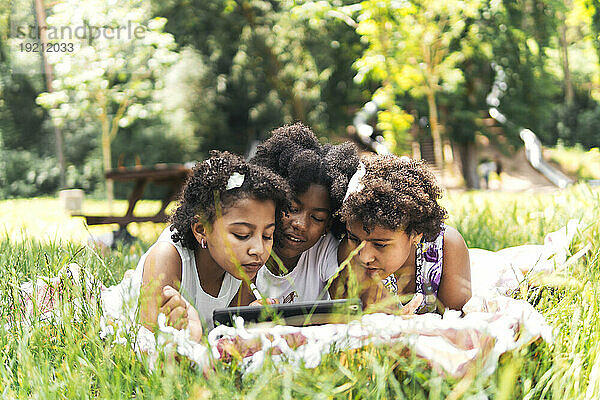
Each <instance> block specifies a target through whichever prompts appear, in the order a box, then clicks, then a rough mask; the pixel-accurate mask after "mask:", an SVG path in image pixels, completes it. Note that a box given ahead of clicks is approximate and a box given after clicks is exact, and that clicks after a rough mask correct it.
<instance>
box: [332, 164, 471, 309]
mask: <svg viewBox="0 0 600 400" xmlns="http://www.w3.org/2000/svg"><path fill="white" fill-rule="evenodd" d="M441 195H442V190H441V188H440V187H439V186H438V185H437V183H436V180H435V177H434V175H433V173H432V172H431V171H430V170H429V169H428V168H427V166H426V165H425V164H424V163H423V162H422V161H415V160H411V159H408V158H406V157H403V158H400V157H396V156H390V155H385V156H383V155H379V156H367V157H363V158H362V160H361V164H360V166H359V168H358V169H357V172H356V174H355V175H354V176H353V177H352V180H351V183H350V185H349V187H348V193H347V195H346V199H345V200H344V203H343V206H342V208H341V210H340V216H341V219H342V221H344V222H345V223H346V232H347V235H346V237H345V238H344V240H343V241H342V243H341V245H340V249H339V259H340V261H341V260H343V259H345V258H346V257H347V256H349V254H350V252H351V251H352V250H355V249H357V248H358V246H359V245H361V244H362V247H361V248H360V249H358V251H355V255H354V257H353V259H352V262H351V265H352V266H353V271H354V272H355V273H357V275H358V276H359V279H361V280H362V281H370V282H372V283H373V285H370V288H371V289H373V288H374V287H376V286H377V285H380V283H379V282H381V281H382V280H383V284H384V285H385V286H386V287H387V288H388V289H389V290H390V291H391V292H392V293H394V294H398V295H408V294H420V295H421V296H419V299H420V300H421V301H420V304H418V310H417V311H419V312H429V311H434V310H435V309H436V308H437V306H439V304H436V299H439V301H440V302H441V304H442V305H443V306H445V307H446V308H451V309H455V310H461V309H462V307H463V306H464V305H465V303H466V302H467V301H468V300H469V299H470V297H471V274H470V266H469V254H468V251H467V246H466V244H465V242H464V240H463V238H462V236H461V235H460V233H459V232H458V231H457V230H456V229H454V228H452V227H449V226H446V225H445V224H444V223H443V222H444V219H445V218H446V217H447V213H446V210H445V209H444V208H443V207H441V206H440V205H439V204H438V199H440V198H441ZM346 279H347V277H346ZM365 293H366V291H365V292H363V296H364V294H365ZM363 301H365V300H364V297H363ZM372 301H373V296H370V298H368V299H367V300H366V302H367V303H369V302H372Z"/></svg>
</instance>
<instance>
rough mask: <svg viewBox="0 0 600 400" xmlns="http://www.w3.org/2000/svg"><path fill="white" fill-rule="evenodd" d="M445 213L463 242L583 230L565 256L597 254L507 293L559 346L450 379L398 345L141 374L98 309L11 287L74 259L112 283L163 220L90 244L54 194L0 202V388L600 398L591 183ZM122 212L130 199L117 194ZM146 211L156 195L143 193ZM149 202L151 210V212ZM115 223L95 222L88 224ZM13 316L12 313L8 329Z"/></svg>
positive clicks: (474, 198)
mask: <svg viewBox="0 0 600 400" xmlns="http://www.w3.org/2000/svg"><path fill="white" fill-rule="evenodd" d="M443 203H444V205H445V206H446V207H447V209H448V211H449V214H450V219H449V221H448V223H449V224H450V225H452V226H455V227H456V228H457V229H459V231H461V233H462V234H463V235H464V237H465V240H466V241H467V244H468V246H469V247H480V248H484V249H490V250H497V249H500V248H504V247H508V246H515V245H520V244H532V243H542V241H543V238H544V236H545V235H546V234H547V233H549V232H551V231H553V230H556V229H558V228H560V227H561V226H564V225H565V224H566V223H567V221H568V220H569V219H571V218H578V219H583V220H584V222H585V225H586V226H587V229H585V230H584V231H583V232H582V233H581V234H580V235H577V236H576V238H575V241H574V245H573V248H572V249H571V250H572V252H575V251H577V250H579V249H580V248H581V247H583V245H584V244H585V243H588V242H591V243H592V245H593V249H592V251H591V252H590V253H589V254H588V255H587V256H586V257H584V258H583V259H581V260H579V261H578V262H577V263H574V264H571V265H569V266H568V267H567V268H566V269H564V270H562V271H558V272H556V273H554V274H553V276H551V277H548V278H547V279H545V280H544V281H543V282H542V283H541V285H539V286H530V285H529V284H528V283H527V282H525V283H523V285H522V287H521V290H519V291H518V293H515V295H514V296H515V297H517V298H523V299H526V300H528V301H529V302H531V303H532V304H534V306H535V307H536V309H538V310H539V311H540V312H541V313H542V314H543V315H544V316H545V317H546V319H547V321H548V322H549V323H550V324H551V325H552V326H553V327H554V328H555V340H554V343H551V344H547V343H542V342H537V343H534V344H532V345H530V346H528V347H526V348H524V349H521V350H519V351H514V352H512V353H509V354H505V355H504V356H503V357H502V358H501V360H500V364H499V367H498V369H497V371H496V372H495V373H494V374H493V375H492V376H490V377H487V378H483V377H480V376H479V375H477V371H476V370H474V371H470V372H469V373H467V375H466V376H465V378H463V379H462V380H456V379H447V378H443V377H441V376H439V375H438V374H437V373H436V372H434V371H432V370H431V369H430V368H429V367H428V366H427V364H426V363H425V362H424V361H422V360H419V359H416V358H415V357H413V356H410V355H407V352H406V351H405V349H402V348H398V347H397V346H392V347H389V346H378V347H377V346H367V347H366V348H363V349H361V350H358V351H356V350H354V351H347V352H336V353H333V354H330V355H326V356H325V357H324V359H323V362H322V363H321V365H319V366H318V367H317V368H316V369H307V368H304V367H292V366H290V365H284V366H283V367H279V369H278V370H275V369H274V367H273V365H272V364H270V363H268V362H267V363H265V365H264V366H263V368H262V369H261V370H260V371H259V372H257V373H255V374H252V375H246V376H242V375H241V373H240V370H239V367H238V366H237V365H236V364H235V363H234V364H225V363H219V364H217V369H216V372H215V373H214V374H213V375H212V376H211V377H210V379H206V378H205V377H204V376H203V374H202V372H201V371H198V370H197V369H195V368H194V367H193V366H191V365H190V363H189V362H188V361H186V360H182V361H173V360H162V361H161V363H159V368H157V369H156V370H155V371H154V372H150V371H149V370H148V369H147V367H146V366H145V363H144V362H140V361H139V360H138V358H137V357H136V355H135V353H134V352H133V351H132V350H131V349H130V348H129V347H128V346H121V345H111V344H110V343H108V342H106V341H103V340H101V339H100V338H99V337H98V334H97V332H98V330H99V317H98V315H97V314H95V313H93V312H91V313H88V314H85V315H83V316H82V317H81V318H79V319H72V318H67V319H65V320H64V321H65V322H59V321H55V322H53V323H51V324H40V323H35V324H33V326H31V327H26V326H24V325H23V324H20V323H19V322H20V320H19V317H18V313H15V309H18V308H19V304H18V300H16V292H15V287H16V286H17V285H18V284H19V283H22V282H24V281H26V280H29V279H32V278H34V277H36V276H37V275H53V274H55V273H56V271H58V270H59V269H60V268H61V267H62V266H64V265H65V264H66V263H68V262H77V263H79V264H80V265H82V266H83V267H85V268H87V269H88V270H90V271H91V272H92V273H93V274H94V275H95V276H97V277H98V278H100V279H101V280H102V281H103V282H104V283H105V284H106V285H111V284H115V283H117V282H118V281H119V280H120V278H121V276H122V274H123V272H124V271H125V270H126V269H128V268H131V267H133V266H134V265H135V263H136V261H137V258H138V257H139V255H140V254H141V253H142V252H143V250H144V248H146V247H147V246H148V244H150V243H151V242H152V240H153V239H154V238H155V237H156V236H157V234H158V233H159V232H160V229H161V227H160V226H154V225H146V224H140V225H139V226H137V225H131V226H130V231H131V233H132V234H134V235H137V236H139V237H140V238H141V239H142V243H141V244H136V245H134V246H132V247H128V248H125V249H123V248H122V249H119V250H117V251H112V252H110V253H107V254H98V253H97V252H95V251H94V250H93V249H91V248H88V247H86V246H85V245H84V244H85V242H86V240H87V237H88V235H89V233H88V232H87V230H86V228H85V226H84V225H83V223H82V219H81V218H70V217H69V216H68V215H67V214H65V213H64V212H62V211H61V210H60V207H59V204H58V201H57V200H55V199H33V200H11V201H1V202H0V220H1V221H2V223H1V224H2V225H3V226H2V231H4V232H5V234H4V237H3V238H2V236H3V234H2V233H0V293H1V295H0V303H1V304H0V315H1V319H2V324H0V352H2V360H3V363H2V365H1V366H0V393H1V397H2V398H49V399H53V398H90V397H91V398H110V399H113V398H115V399H119V398H128V399H129V398H188V397H191V398H201V399H202V398H216V399H221V398H244V399H261V400H267V399H292V398H293V399H296V398H323V399H328V398H340V399H363V398H368V399H371V398H399V399H401V398H406V399H420V398H423V399H425V398H431V399H444V398H451V399H452V398H453V399H458V398H472V399H484V398H488V397H489V398H497V399H512V398H515V399H516V398H518V399H522V398H525V399H539V398H555V399H565V398H569V399H571V398H573V399H597V398H599V397H600V318H599V314H600V307H599V302H598V298H599V296H600V293H599V290H598V282H599V277H600V276H599V275H600V259H599V256H600V250H599V248H600V226H599V222H598V221H600V192H599V191H597V190H596V191H594V190H591V189H589V187H587V186H575V187H572V188H569V189H568V190H565V191H557V192H547V193H540V194H534V193H519V194H503V193H493V192H486V193H483V192H472V193H450V194H449V195H447V196H446V197H445V198H444V200H443ZM117 206H118V207H119V208H120V211H121V212H124V211H125V202H118V203H117ZM142 206H143V207H142V211H143V212H149V213H151V212H152V210H156V209H158V207H159V204H158V202H156V203H154V202H145V203H143V204H142ZM104 207H105V204H104V203H102V202H94V201H87V200H86V204H85V209H84V212H87V213H98V214H99V213H102V212H105V211H106V210H104V209H103V208H104ZM153 207H154V208H153ZM111 229H113V228H111V227H92V228H90V232H92V233H94V234H98V233H102V232H107V231H110V230H111ZM9 320H13V321H16V323H15V324H14V326H13V327H12V328H9V327H8V326H6V322H7V321H9Z"/></svg>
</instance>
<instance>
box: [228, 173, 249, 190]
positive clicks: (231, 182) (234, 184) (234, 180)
mask: <svg viewBox="0 0 600 400" xmlns="http://www.w3.org/2000/svg"><path fill="white" fill-rule="evenodd" d="M244 178H245V176H244V174H239V173H237V172H234V173H233V174H231V176H230V177H229V179H228V180H227V186H226V187H225V190H231V189H235V188H238V187H240V186H242V185H243V184H244Z"/></svg>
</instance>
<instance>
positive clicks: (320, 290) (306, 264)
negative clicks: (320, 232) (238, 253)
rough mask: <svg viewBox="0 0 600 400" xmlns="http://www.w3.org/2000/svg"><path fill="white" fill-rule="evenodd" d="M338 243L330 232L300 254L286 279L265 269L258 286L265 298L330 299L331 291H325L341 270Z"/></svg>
mask: <svg viewBox="0 0 600 400" xmlns="http://www.w3.org/2000/svg"><path fill="white" fill-rule="evenodd" d="M339 243H340V242H339V240H337V239H336V238H335V237H334V236H333V235H332V234H330V233H328V234H327V235H326V236H323V237H321V238H320V239H319V241H317V243H315V245H314V246H313V247H311V248H310V249H308V250H306V251H305V252H304V253H302V254H301V255H300V259H299V260H298V264H297V265H296V267H295V268H294V269H293V270H292V272H290V273H289V274H287V275H284V276H277V275H274V274H273V273H272V272H271V271H269V269H268V268H267V267H262V268H261V269H260V270H259V271H258V274H257V275H256V287H257V288H258V290H259V291H260V292H261V294H262V295H263V296H265V297H270V298H276V299H279V301H280V302H281V303H294V302H299V301H314V300H329V299H330V297H329V292H328V291H327V290H324V289H325V285H326V284H327V281H328V280H329V278H331V277H332V276H333V274H334V273H335V272H336V270H337V268H338V262H337V249H338V245H339Z"/></svg>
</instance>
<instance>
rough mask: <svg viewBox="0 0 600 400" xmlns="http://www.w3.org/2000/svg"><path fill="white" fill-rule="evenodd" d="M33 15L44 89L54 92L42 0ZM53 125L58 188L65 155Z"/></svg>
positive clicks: (61, 177) (61, 179) (38, 2)
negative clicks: (38, 39) (40, 57)
mask: <svg viewBox="0 0 600 400" xmlns="http://www.w3.org/2000/svg"><path fill="white" fill-rule="evenodd" d="M35 17H36V22H37V24H38V31H39V35H40V41H41V44H42V51H41V55H42V60H43V61H44V75H45V77H46V90H47V91H48V93H52V92H54V89H53V87H52V81H53V80H54V74H53V72H52V65H50V63H49V62H48V58H47V56H46V52H45V51H43V49H45V48H48V26H47V25H46V9H45V8H44V3H43V1H42V0H35ZM52 125H53V126H54V137H55V139H56V158H57V159H58V168H59V171H60V188H61V189H64V188H65V156H64V151H63V134H62V131H61V129H60V128H59V127H58V126H56V124H55V123H53V124H52Z"/></svg>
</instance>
